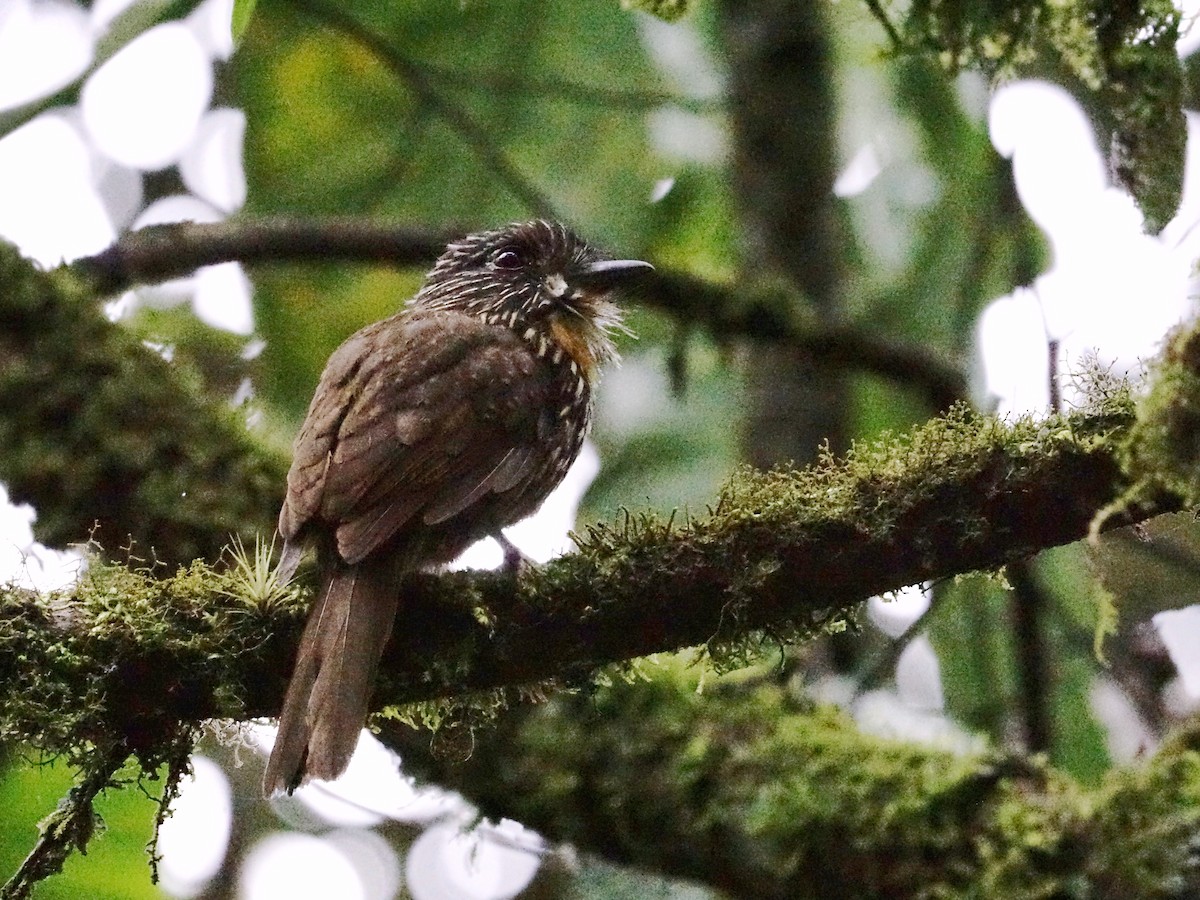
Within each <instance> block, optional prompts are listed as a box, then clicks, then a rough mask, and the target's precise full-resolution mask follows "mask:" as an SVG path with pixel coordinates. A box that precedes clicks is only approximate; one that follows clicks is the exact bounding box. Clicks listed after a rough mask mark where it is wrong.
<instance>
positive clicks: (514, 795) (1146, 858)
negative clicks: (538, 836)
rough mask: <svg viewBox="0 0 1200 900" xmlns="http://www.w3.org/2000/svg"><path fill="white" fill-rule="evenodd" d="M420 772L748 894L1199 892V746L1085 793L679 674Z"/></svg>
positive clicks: (408, 763) (549, 828)
mask: <svg viewBox="0 0 1200 900" xmlns="http://www.w3.org/2000/svg"><path fill="white" fill-rule="evenodd" d="M384 737H385V740H387V741H388V742H389V743H391V744H392V745H393V746H395V747H397V748H398V749H399V750H400V752H401V754H402V756H403V758H404V763H405V768H406V770H407V771H409V772H414V773H418V774H419V775H421V776H422V777H424V778H429V779H431V780H432V781H434V782H435V783H437V784H440V785H445V786H446V787H449V788H453V789H455V790H459V791H461V792H462V793H464V794H466V795H467V796H468V797H470V798H471V799H472V800H473V801H474V802H475V803H476V804H478V805H479V807H480V809H481V811H482V812H483V814H484V815H487V816H489V817H493V818H497V819H498V818H500V817H511V818H514V819H516V820H518V821H520V822H522V823H524V824H526V825H528V826H530V827H532V828H536V829H537V830H538V831H540V832H541V833H542V834H544V835H546V836H547V837H549V838H552V839H553V840H555V841H564V842H569V843H571V844H573V845H575V846H577V847H580V848H582V849H586V850H589V851H591V852H594V853H598V854H601V855H603V856H604V857H605V858H607V859H610V860H612V861H614V862H618V863H622V864H627V865H633V866H644V867H648V868H652V869H654V870H655V871H660V872H665V873H667V874H669V875H673V876H677V877H680V878H686V879H692V880H696V881H700V882H702V883H704V884H708V885H712V886H715V887H717V888H719V889H721V890H723V891H725V892H726V893H727V894H728V895H729V896H732V897H745V898H756V900H771V898H780V900H782V898H789V900H790V898H795V900H807V898H814V900H815V898H822V897H862V898H871V897H874V898H881V897H913V898H920V897H924V898H935V897H1005V898H1035V897H1093V898H1112V900H1116V898H1121V900H1133V898H1146V900H1149V898H1167V897H1179V898H1182V897H1189V896H1195V895H1196V892H1197V891H1198V890H1200V877H1198V870H1197V867H1196V862H1197V854H1196V835H1197V833H1198V831H1200V753H1198V752H1197V749H1198V746H1200V743H1198V742H1197V740H1196V735H1195V725H1194V724H1193V726H1192V731H1191V732H1188V733H1184V734H1181V735H1179V736H1178V737H1177V738H1176V739H1175V740H1173V741H1171V742H1169V743H1168V744H1167V745H1166V746H1165V747H1164V748H1163V750H1162V751H1160V753H1159V754H1158V756H1156V757H1155V758H1154V759H1152V760H1150V761H1149V763H1148V765H1146V766H1144V767H1142V768H1139V769H1136V770H1118V771H1114V772H1113V773H1111V774H1110V775H1109V776H1108V777H1107V779H1106V781H1105V782H1104V784H1103V785H1102V786H1101V787H1100V788H1099V789H1098V790H1095V791H1087V790H1085V789H1084V788H1082V787H1081V786H1080V785H1078V784H1077V783H1076V782H1074V781H1073V780H1072V779H1070V778H1069V777H1068V776H1065V775H1063V774H1062V773H1060V772H1057V771H1055V770H1053V769H1051V768H1050V767H1048V766H1046V765H1045V763H1044V762H1043V761H1040V760H1037V759H1035V760H1032V761H1030V760H1020V759H1013V758H1007V757H1004V756H1002V755H999V754H996V753H995V752H976V753H969V754H961V753H953V752H950V751H948V750H943V749H938V748H933V747H928V746H918V745H914V744H904V743H899V742H896V741H891V740H885V739H882V738H877V737H872V736H870V735H863V734H861V733H859V732H858V731H857V729H856V728H855V726H854V724H853V723H852V722H851V721H850V720H849V719H848V717H847V716H846V715H845V714H843V713H841V712H839V711H836V710H832V709H821V708H814V707H813V706H811V705H810V704H807V703H804V702H802V701H799V700H798V699H797V698H796V697H795V695H794V694H793V693H792V692H791V691H789V690H788V689H787V688H786V687H784V686H781V685H778V684H775V683H773V682H771V681H759V682H748V683H741V684H729V683H725V684H722V685H719V686H718V687H716V688H715V689H709V690H707V691H705V692H704V693H703V694H699V693H697V691H696V689H695V684H694V680H692V679H689V678H688V677H687V673H680V672H679V671H678V670H660V671H658V672H656V673H655V675H654V679H653V681H652V682H650V683H641V682H638V683H632V684H626V683H617V684H614V685H613V686H611V687H608V688H603V689H600V690H597V691H594V692H592V693H590V694H588V695H586V696H581V695H575V696H560V697H558V698H556V699H555V700H553V701H551V702H550V703H546V704H541V705H538V706H535V707H527V708H524V709H521V710H514V711H513V712H512V713H510V714H509V715H508V716H506V717H505V718H504V719H502V720H501V721H500V723H499V724H498V725H497V726H496V727H494V728H491V729H486V730H480V731H477V733H476V734H475V740H474V743H473V744H472V753H471V755H470V757H469V758H467V759H461V758H448V757H447V756H446V755H444V754H442V755H435V754H431V753H430V751H429V741H428V738H426V737H424V736H422V735H419V734H415V733H414V732H411V731H408V730H407V729H403V728H400V727H396V726H389V727H387V728H385V731H384Z"/></svg>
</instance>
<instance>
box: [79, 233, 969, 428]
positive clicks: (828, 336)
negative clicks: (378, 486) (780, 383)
mask: <svg viewBox="0 0 1200 900" xmlns="http://www.w3.org/2000/svg"><path fill="white" fill-rule="evenodd" d="M459 233H461V231H455V230H453V229H444V230H443V229H423V228H402V227H397V226H395V225H388V224H382V223H370V222H364V221H361V220H356V219H325V220H310V219H286V218H283V219H265V220H259V221H254V222H241V221H237V220H233V221H227V222H219V223H215V224H197V223H190V222H189V223H184V224H179V225H155V226H151V227H149V228H143V229H140V230H138V231H132V232H127V233H126V234H124V235H122V236H121V237H120V238H119V239H118V240H117V242H116V243H115V244H113V245H112V246H111V247H109V248H108V249H107V250H104V251H103V252H101V253H99V254H96V255H95V256H90V257H84V258H82V259H78V260H76V261H75V262H73V263H72V264H71V265H70V266H69V267H68V268H69V269H70V271H71V272H72V273H73V274H74V275H75V276H77V277H79V278H81V279H82V280H83V281H84V283H85V285H86V286H87V287H86V289H87V290H90V291H92V292H94V293H96V294H97V295H107V294H112V293H115V292H117V291H121V290H124V289H126V288H129V287H131V286H133V285H134V284H137V283H139V282H154V281H160V280H164V279H168V278H174V277H179V276H182V275H186V274H188V273H189V272H191V271H192V270H193V269H195V268H196V267H197V266H201V265H213V264H216V263H221V262H230V261H238V262H244V263H265V262H310V261H314V260H321V261H326V262H328V261H331V260H348V261H356V262H374V263H387V264H391V265H398V266H416V265H420V266H425V265H429V264H430V263H431V262H432V261H433V260H434V259H435V258H436V257H437V256H438V254H439V253H441V251H442V249H443V248H444V247H445V244H446V242H447V241H448V240H449V239H450V238H451V237H452V236H454V235H455V234H459ZM637 300H638V301H639V302H640V303H642V305H644V306H646V307H648V308H651V309H657V310H659V311H661V312H663V313H666V314H667V315H669V316H672V317H673V318H676V319H678V320H680V321H683V322H687V323H690V324H694V325H697V326H699V327H702V328H704V329H705V330H706V331H707V332H708V333H709V334H710V335H711V336H712V337H713V339H714V340H717V341H728V340H730V339H732V338H749V339H751V340H755V341H761V342H763V343H767V344H782V345H786V346H790V347H794V348H797V349H800V350H803V351H805V352H806V353H809V354H811V355H812V357H813V359H815V360H818V361H819V362H820V363H821V364H822V365H826V366H829V367H839V366H844V367H850V368H855V369H859V370H861V371H864V372H869V373H871V374H874V375H878V376H880V377H883V378H888V379H890V380H892V381H895V382H897V383H898V384H902V385H907V386H911V387H913V388H915V389H917V390H919V391H921V392H922V393H923V394H924V395H925V396H927V397H928V398H929V401H930V403H931V404H932V406H933V407H934V408H935V409H949V408H950V406H952V405H953V404H954V402H955V401H957V400H961V399H964V398H965V397H966V396H967V384H966V376H965V375H964V374H963V373H964V369H965V367H964V365H963V364H962V363H960V362H958V361H956V360H954V359H951V358H949V357H948V356H946V355H945V354H942V353H939V352H937V351H936V350H931V349H929V348H926V347H921V346H917V345H914V344H905V343H902V342H899V341H893V340H889V339H887V338H884V337H880V336H879V335H876V334H872V333H871V332H870V331H868V330H866V329H864V328H861V327H859V326H855V325H818V324H816V323H815V322H813V321H812V320H811V319H809V318H808V317H806V316H805V315H804V314H803V313H802V312H800V311H798V307H799V306H800V304H799V302H798V298H797V296H796V294H795V293H794V292H791V291H788V290H784V289H771V288H767V289H761V290H757V291H749V290H746V289H743V288H741V287H740V286H738V285H722V284H716V283H713V282H711V281H705V280H704V279H701V278H697V277H695V276H693V275H689V274H687V273H685V272H672V271H669V270H668V271H659V272H657V273H655V275H654V276H653V277H651V278H647V279H645V280H644V282H643V284H642V287H641V289H640V290H639V291H638V294H637Z"/></svg>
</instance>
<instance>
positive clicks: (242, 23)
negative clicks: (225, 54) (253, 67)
mask: <svg viewBox="0 0 1200 900" xmlns="http://www.w3.org/2000/svg"><path fill="white" fill-rule="evenodd" d="M257 3H258V0H233V20H232V22H231V23H230V25H231V30H232V31H233V43H234V44H235V45H236V44H240V43H241V41H242V35H243V34H245V33H246V29H247V28H248V27H249V25H250V19H251V18H252V17H253V16H254V7H255V5H256V4H257Z"/></svg>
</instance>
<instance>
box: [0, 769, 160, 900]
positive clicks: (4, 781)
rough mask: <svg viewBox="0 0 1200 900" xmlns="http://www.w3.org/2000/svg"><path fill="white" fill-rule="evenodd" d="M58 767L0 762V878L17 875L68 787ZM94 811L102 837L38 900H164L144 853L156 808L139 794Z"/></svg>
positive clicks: (104, 798)
mask: <svg viewBox="0 0 1200 900" xmlns="http://www.w3.org/2000/svg"><path fill="white" fill-rule="evenodd" d="M72 781H73V778H72V774H71V772H70V771H69V770H68V768H67V766H66V765H64V764H61V763H45V764H42V765H27V764H24V761H23V760H21V759H20V757H16V756H11V755H10V756H7V757H6V758H4V760H3V761H2V762H0V809H2V810H4V815H3V827H0V873H3V875H2V876H0V877H2V878H4V879H7V878H8V876H9V875H10V874H11V873H12V872H14V871H16V868H17V866H18V865H19V864H20V862H21V860H23V859H24V858H25V856H26V854H28V853H29V850H30V848H31V847H32V846H33V842H34V840H35V839H36V838H37V823H38V822H39V821H40V820H41V819H42V817H43V816H44V815H46V813H47V812H48V811H49V810H52V809H54V807H55V804H57V803H58V800H59V799H60V798H61V797H63V796H64V795H65V794H66V793H67V790H68V789H69V788H70V787H71V784H72ZM96 810H97V812H98V813H99V815H100V816H101V818H102V819H103V822H104V834H103V836H102V838H101V839H100V840H97V841H94V842H93V843H92V844H91V845H90V846H89V847H88V852H87V856H81V855H79V854H74V855H73V856H72V857H71V858H70V859H69V860H68V861H67V864H66V866H65V867H64V869H63V873H62V874H61V875H59V876H57V877H55V878H51V879H50V880H49V881H47V882H45V883H44V884H42V885H40V886H39V887H38V890H37V898H38V900H81V898H84V897H86V898H87V900H158V898H161V897H166V896H168V895H167V894H166V893H164V892H163V891H162V890H161V889H160V888H158V887H156V886H155V885H153V884H151V882H150V868H149V866H148V865H147V862H148V859H149V857H148V855H147V850H146V847H147V845H148V844H149V842H150V838H151V835H152V834H153V830H154V816H155V813H156V812H157V811H158V807H157V805H156V804H155V803H154V801H152V800H151V799H149V798H148V797H146V796H145V795H144V794H142V793H141V792H140V791H137V790H119V791H109V792H107V793H106V794H103V795H101V797H100V799H99V800H98V801H97V803H96Z"/></svg>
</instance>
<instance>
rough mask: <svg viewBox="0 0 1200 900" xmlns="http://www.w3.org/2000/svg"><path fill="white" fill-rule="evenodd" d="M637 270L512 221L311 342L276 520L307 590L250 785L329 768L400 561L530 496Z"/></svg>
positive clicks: (576, 442) (564, 440) (530, 505)
mask: <svg viewBox="0 0 1200 900" xmlns="http://www.w3.org/2000/svg"><path fill="white" fill-rule="evenodd" d="M652 269H653V266H652V265H650V263H647V262H644V261H642V260H637V259H611V258H609V257H607V256H606V255H605V254H603V253H601V252H600V251H599V250H597V249H596V248H594V247H593V246H592V245H590V244H588V243H587V242H585V241H584V240H583V239H581V238H580V237H578V236H577V235H576V234H575V233H574V232H573V231H572V230H570V229H569V228H568V227H566V226H564V225H562V224H560V223H557V222H550V221H545V220H535V221H530V222H517V223H512V224H509V225H506V226H504V227H501V228H498V229H495V230H490V231H482V232H478V233H473V234H469V235H467V236H465V237H463V238H461V239H459V240H456V241H454V242H452V243H450V244H449V245H448V246H447V247H446V249H445V251H444V252H443V253H442V255H441V256H440V257H439V258H438V260H437V261H436V263H435V264H434V266H433V268H432V269H431V270H430V271H429V273H428V275H427V276H426V278H425V281H424V284H423V285H422V286H421V288H420V289H419V290H418V292H417V293H416V295H415V296H414V297H413V298H412V299H411V300H410V301H409V302H408V303H407V304H406V305H404V307H403V308H402V309H401V310H400V311H399V312H397V313H396V314H394V315H392V316H391V317H389V318H386V319H384V320H382V321H380V322H376V323H374V324H372V325H368V326H367V327H365V328H363V329H361V330H360V331H358V332H356V333H355V334H353V335H351V336H350V337H349V338H347V339H346V341H345V342H344V343H343V344H342V345H341V346H340V347H338V348H337V349H336V350H335V351H334V352H333V354H332V355H331V356H330V358H329V361H328V363H327V364H326V366H325V369H324V372H323V374H322V375H321V378H320V381H319V383H318V385H317V388H316V391H315V392H314V395H313V398H312V402H311V403H310V405H309V408H308V412H307V414H306V416H305V419H304V422H303V424H302V425H301V427H300V431H299V432H298V434H297V436H296V439H295V443H294V446H293V459H292V464H291V468H290V469H289V471H288V475H287V490H286V495H285V499H284V502H283V506H282V509H281V510H280V513H279V525H278V530H279V533H280V536H281V537H282V538H283V541H284V546H283V553H282V556H281V561H280V564H279V575H280V578H281V580H282V581H283V582H285V583H286V582H287V581H288V580H290V579H291V577H292V575H293V574H294V572H295V569H296V566H297V564H298V562H299V560H300V557H301V554H302V553H303V551H304V549H305V547H306V546H313V547H315V549H316V555H317V572H318V588H317V593H316V595H315V600H314V602H313V604H312V607H311V608H310V611H309V614H308V618H307V621H306V624H305V627H304V631H303V634H302V637H301V639H300V644H299V649H298V651H297V655H296V661H295V664H294V667H293V671H292V675H291V680H290V682H289V684H288V688H287V691H286V694H285V696H284V701H283V706H282V708H281V710H280V715H279V729H278V733H277V736H276V739H275V743H274V746H273V748H272V751H271V755H270V758H269V760H268V763H267V767H266V772H265V774H264V777H263V793H264V795H265V796H268V797H270V796H274V795H277V794H280V793H289V794H290V793H291V792H292V791H293V790H295V789H296V788H297V787H299V786H300V785H301V784H303V783H305V782H307V781H308V780H310V779H314V778H316V779H322V780H333V779H335V778H337V777H338V776H339V775H341V774H342V773H343V772H344V771H345V769H346V766H347V764H348V763H349V760H350V756H351V754H352V753H353V751H354V747H355V745H356V743H357V741H358V735H359V732H360V731H361V730H362V728H363V726H364V725H365V723H366V719H367V716H368V713H369V704H370V699H371V692H372V689H373V686H374V679H375V674H376V670H377V668H378V665H379V660H380V658H381V656H382V654H383V650H384V648H385V645H386V644H387V642H388V640H389V637H390V634H391V631H392V627H393V622H394V620H395V619H396V616H397V612H398V610H400V609H401V603H402V597H401V594H402V587H403V581H404V579H405V576H406V575H408V574H409V573H412V572H415V571H418V570H424V569H430V568H436V567H437V566H439V565H442V564H445V563H447V562H449V561H450V560H452V559H454V557H456V556H458V555H459V553H461V552H462V551H463V550H464V549H466V548H467V547H468V546H470V545H471V544H473V543H474V542H476V541H477V540H480V539H481V538H484V537H487V536H492V537H496V538H497V539H498V540H500V541H501V543H502V546H504V547H505V548H506V557H508V555H509V551H511V550H513V548H512V545H511V544H510V543H508V542H507V540H506V539H504V536H503V534H502V532H501V529H503V528H504V527H506V526H508V525H511V524H513V523H515V522H517V521H519V520H521V519H523V518H525V517H527V516H529V515H531V514H532V513H533V512H535V511H536V510H537V508H538V507H539V506H540V505H541V502H542V501H543V500H544V499H545V498H546V496H547V495H548V494H549V493H550V492H551V491H552V490H553V489H554V487H555V486H556V485H558V483H559V482H560V481H561V480H562V478H563V476H564V475H565V474H566V472H567V469H568V468H569V467H570V465H571V463H572V462H573V461H574V460H575V458H576V456H577V455H578V453H579V450H580V448H581V447H582V445H583V440H584V437H585V436H586V435H587V433H588V430H589V428H590V426H591V420H592V406H593V397H594V391H595V388H596V385H597V383H598V379H599V376H600V370H601V369H602V367H603V366H604V365H605V364H607V363H610V362H613V361H615V360H616V358H617V352H616V348H615V345H614V333H615V332H617V331H619V330H627V329H625V326H624V325H623V323H622V315H621V308H620V306H619V305H618V304H617V302H615V301H616V297H617V292H618V291H619V289H620V288H622V287H624V286H626V284H627V283H628V281H629V280H630V279H632V278H633V277H635V276H637V275H639V274H641V273H644V272H648V271H650V270H652Z"/></svg>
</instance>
